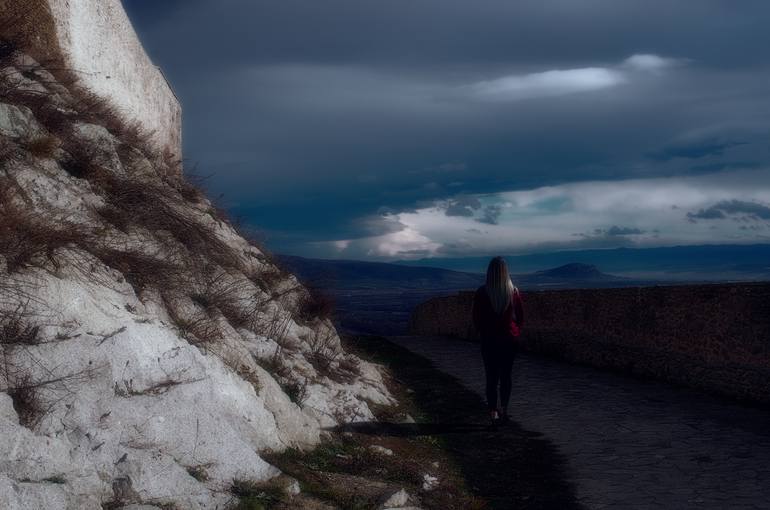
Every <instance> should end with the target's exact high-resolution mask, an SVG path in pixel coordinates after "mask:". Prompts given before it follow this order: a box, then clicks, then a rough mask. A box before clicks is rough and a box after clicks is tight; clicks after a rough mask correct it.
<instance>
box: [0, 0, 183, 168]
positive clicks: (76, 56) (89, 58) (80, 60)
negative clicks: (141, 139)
mask: <svg viewBox="0 0 770 510" xmlns="http://www.w3.org/2000/svg"><path fill="white" fill-rule="evenodd" d="M0 35H2V36H6V37H9V36H10V37H13V38H15V39H17V40H19V39H21V40H23V42H24V45H25V51H26V52H27V53H28V54H30V55H32V56H33V57H35V58H36V59H37V60H39V61H40V62H45V63H46V67H49V68H50V67H58V68H62V69H66V70H68V71H71V72H73V73H75V75H77V77H78V78H79V84H80V85H81V86H83V87H84V88H86V89H88V90H90V91H91V92H93V93H95V94H97V95H99V96H100V97H102V98H104V99H106V100H108V101H109V102H110V103H111V104H112V105H113V106H114V107H116V108H117V109H118V110H119V111H120V112H121V114H122V115H124V116H125V119H126V120H127V121H128V122H130V123H133V122H139V123H141V125H142V126H143V127H144V128H145V129H147V130H148V131H151V132H153V141H154V142H155V144H157V146H158V148H159V149H161V150H168V151H170V152H171V153H172V154H173V155H174V156H176V157H180V156H181V154H182V135H181V133H182V109H181V106H180V104H179V101H178V99H177V97H176V96H175V95H174V92H173V90H172V89H171V87H170V85H169V84H168V82H167V81H166V79H165V77H164V76H163V73H162V72H161V71H160V69H159V68H157V67H156V66H155V65H154V64H153V63H152V61H151V60H150V58H149V57H148V56H147V54H146V53H145V51H144V48H143V47H142V44H141V42H140V41H139V38H138V37H137V35H136V32H134V29H133V26H132V25H131V21H130V20H129V19H128V16H127V15H126V12H125V11H124V10H123V6H122V4H121V2H120V0H25V1H20V0H0Z"/></svg>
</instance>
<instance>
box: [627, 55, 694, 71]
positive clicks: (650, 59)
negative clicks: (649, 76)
mask: <svg viewBox="0 0 770 510" xmlns="http://www.w3.org/2000/svg"><path fill="white" fill-rule="evenodd" d="M684 62H685V61H684V60H682V59H676V58H666V57H659V56H658V55H652V54H649V53H638V54H636V55H631V56H630V57H628V58H627V59H625V60H624V61H623V67H626V68H630V69H634V70H637V71H652V72H655V71H661V70H663V69H667V68H670V67H675V66H678V65H680V64H682V63H684Z"/></svg>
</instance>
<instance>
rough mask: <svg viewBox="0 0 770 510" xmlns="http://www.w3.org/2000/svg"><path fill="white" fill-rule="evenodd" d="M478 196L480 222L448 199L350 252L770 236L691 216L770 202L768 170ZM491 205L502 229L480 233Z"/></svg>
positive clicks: (507, 249) (383, 254) (399, 219)
mask: <svg viewBox="0 0 770 510" xmlns="http://www.w3.org/2000/svg"><path fill="white" fill-rule="evenodd" d="M475 198H477V199H478V200H479V202H480V203H481V204H482V207H481V208H479V209H478V210H476V211H475V213H474V215H473V216H447V215H446V214H445V209H446V204H447V201H438V202H436V205H434V206H431V207H424V208H420V209H417V210H415V211H411V212H402V213H397V214H389V215H386V216H385V217H383V218H382V219H383V220H384V221H386V222H392V223H397V224H400V225H403V226H404V228H403V230H401V231H399V232H391V233H385V234H383V235H380V236H373V237H367V238H362V239H353V240H351V241H350V243H348V244H347V245H346V248H347V251H346V253H348V254H351V255H357V254H361V255H364V254H366V255H368V256H373V257H380V258H423V257H430V256H438V255H446V254H456V255H473V254H488V253H492V252H496V253H515V252H521V251H534V250H542V249H545V250H547V249H558V248H574V247H591V246H602V247H607V246H609V245H610V244H608V243H612V242H615V243H619V242H623V243H625V244H631V243H632V244H635V245H638V246H665V245H673V244H706V243H724V242H758V241H760V240H762V239H765V240H766V236H767V235H768V234H770V222H767V224H765V223H763V224H762V225H760V227H761V228H757V229H741V228H740V227H741V225H742V224H741V223H738V222H735V221H721V222H709V221H698V222H697V223H695V224H693V223H692V222H690V221H689V219H688V217H687V212H690V211H698V210H700V209H705V208H708V207H710V206H713V205H714V204H716V203H720V202H724V201H729V200H741V201H747V202H756V203H763V204H768V203H770V172H768V170H767V169H762V170H741V171H730V172H721V173H714V174H704V175H698V176H692V177H669V178H654V179H630V180H623V181H620V180H618V181H589V182H580V183H571V184H564V185H558V186H547V187H541V188H536V189H531V190H523V191H511V192H504V193H496V194H490V195H478V196H475ZM490 205H492V206H494V205H497V206H501V207H500V216H499V218H498V224H497V225H490V224H484V225H483V227H481V228H480V226H481V224H480V223H479V222H478V221H477V219H478V218H479V217H481V216H482V214H483V210H484V208H485V207H487V206H490ZM613 228H614V229H615V230H616V231H628V232H631V231H633V232H635V234H634V235H626V236H609V238H608V236H599V235H597V229H598V231H599V232H603V231H606V232H612V231H613ZM469 234H471V235H469ZM763 236H764V237H763ZM591 243H595V244H591ZM599 243H604V244H599Z"/></svg>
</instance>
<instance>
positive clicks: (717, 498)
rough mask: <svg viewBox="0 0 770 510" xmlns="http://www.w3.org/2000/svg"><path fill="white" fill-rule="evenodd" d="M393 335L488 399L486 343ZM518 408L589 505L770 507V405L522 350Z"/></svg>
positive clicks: (514, 408) (516, 413)
mask: <svg viewBox="0 0 770 510" xmlns="http://www.w3.org/2000/svg"><path fill="white" fill-rule="evenodd" d="M388 339H389V340H391V341H393V342H394V343H396V344H398V345H401V346H403V347H406V348H408V349H409V350H411V351H412V352H414V353H416V354H419V355H421V356H424V357H426V358H428V359H430V360H431V361H432V362H433V363H434V365H435V366H436V367H437V368H438V369H440V370H442V371H444V372H447V373H449V374H451V375H453V376H454V377H456V378H458V379H459V380H460V381H461V382H462V383H463V384H464V385H466V386H467V387H468V388H470V389H472V390H473V391H475V392H477V393H479V394H480V395H483V391H484V382H483V381H484V378H483V374H484V369H483V365H482V362H481V355H480V352H479V346H478V345H477V344H473V343H470V342H464V341H460V340H453V339H446V338H436V337H407V336H396V337H388ZM509 413H510V414H511V416H512V418H513V419H514V420H516V421H518V422H519V423H520V424H521V425H522V426H523V427H525V428H526V429H529V430H534V431H538V432H541V433H543V434H544V435H545V437H546V438H547V439H549V440H550V441H552V442H553V443H554V444H555V445H556V446H557V447H558V448H559V450H560V452H561V453H562V454H563V455H565V456H566V458H567V463H568V465H567V469H568V476H569V478H570V480H571V481H572V483H574V485H575V489H576V491H577V495H578V498H579V500H580V502H581V503H582V504H583V505H584V506H585V507H586V508H588V509H601V508H608V509H609V508H612V509H616V508H617V509H621V508H622V509H653V508H654V509H690V508H692V509H719V510H722V509H731V510H741V509H770V410H765V409H755V408H748V407H743V406H740V405H738V404H735V403H732V402H730V401H728V400H723V399H719V398H715V397H711V396H708V395H705V394H702V393H699V392H696V391H692V390H688V389H682V388H674V387H672V386H668V385H665V384H661V383H657V382H652V381H641V380H638V379H633V378H626V377H623V376H620V375H615V374H610V373H605V372H601V371H598V370H594V369H592V368H588V367H581V366H574V365H570V364H566V363H562V362H558V361H554V360H549V359H545V358H541V357H536V356H531V355H527V354H522V355H520V356H519V358H518V359H517V360H516V362H515V364H514V381H513V395H512V397H511V405H510V408H509Z"/></svg>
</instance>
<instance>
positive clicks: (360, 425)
mask: <svg viewBox="0 0 770 510" xmlns="http://www.w3.org/2000/svg"><path fill="white" fill-rule="evenodd" d="M486 429H488V427H485V426H483V425H480V424H475V423H392V422H380V421H364V422H356V423H348V424H345V425H340V426H338V427H331V428H328V429H326V430H334V431H337V432H357V433H359V434H367V435H371V436H392V437H409V436H437V435H440V434H462V433H468V432H484V431H485V430H486Z"/></svg>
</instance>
